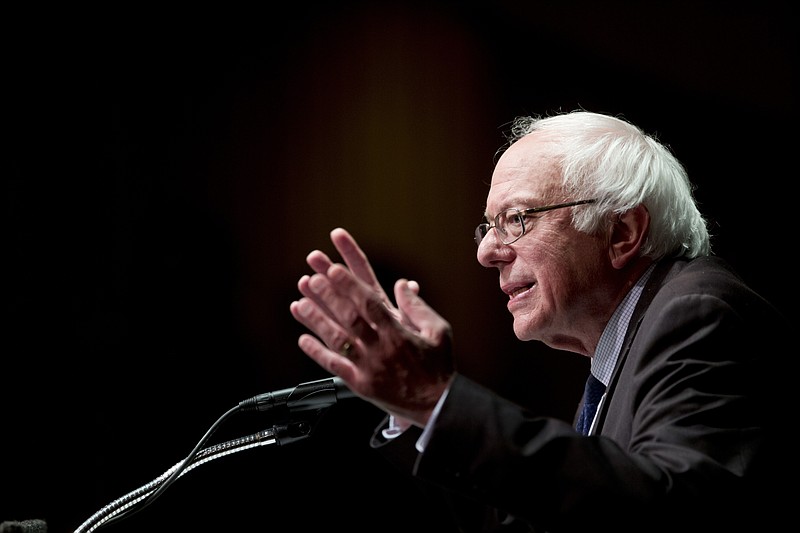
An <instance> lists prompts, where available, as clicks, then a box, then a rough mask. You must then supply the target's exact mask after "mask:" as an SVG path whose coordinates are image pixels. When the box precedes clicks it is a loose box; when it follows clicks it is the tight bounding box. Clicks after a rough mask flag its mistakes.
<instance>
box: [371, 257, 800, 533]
mask: <svg viewBox="0 0 800 533" xmlns="http://www.w3.org/2000/svg"><path fill="white" fill-rule="evenodd" d="M788 331H789V329H788V324H787V321H786V320H785V318H784V317H782V316H780V315H779V313H778V312H777V311H776V310H775V309H774V308H773V307H772V306H770V305H769V304H768V303H767V302H766V301H765V300H763V299H762V298H761V297H760V296H759V295H758V294H756V293H755V292H753V291H752V290H750V289H749V288H748V287H747V286H746V285H745V284H744V283H743V282H742V280H741V279H740V278H739V277H738V276H736V275H735V274H734V273H733V272H732V271H731V270H730V268H728V267H727V265H725V264H724V263H723V262H722V261H721V260H719V259H717V258H713V257H707V258H699V259H695V260H692V261H687V260H669V261H662V262H661V263H660V264H659V265H657V267H656V270H655V271H654V272H653V275H652V277H651V278H650V280H649V281H648V284H647V285H646V287H645V289H644V291H643V293H642V296H641V298H640V300H639V302H638V304H637V307H636V310H635V312H634V315H633V317H632V319H631V323H630V327H629V329H628V332H627V335H626V338H625V342H624V345H623V348H622V351H621V354H620V357H619V360H618V363H617V365H616V368H615V371H614V374H613V377H612V380H611V382H610V384H609V387H608V391H607V397H606V399H605V402H604V403H603V405H602V406H601V408H600V411H599V412H598V423H597V428H596V429H595V433H596V436H589V437H583V436H580V435H578V434H577V433H576V432H575V430H574V429H573V428H572V427H571V426H570V425H569V424H567V423H564V422H563V421H560V420H556V419H553V418H546V417H540V416H537V414H536V413H535V412H532V411H530V410H527V409H524V408H522V407H520V406H518V405H516V404H514V403H511V402H509V401H507V400H505V399H503V398H500V397H498V396H497V395H495V394H493V393H492V392H491V391H489V390H487V389H485V388H484V387H482V386H480V385H479V384H477V383H476V382H474V381H472V380H470V379H468V378H466V377H464V376H463V375H458V376H457V377H456V379H455V381H454V382H453V384H452V387H451V389H450V392H449V394H448V396H447V399H446V401H445V402H444V404H443V407H442V410H441V412H440V414H439V417H438V418H437V420H436V424H435V427H434V431H433V433H432V435H431V439H430V441H429V443H428V445H427V448H426V449H425V452H424V453H422V454H418V453H416V451H415V450H414V448H413V446H414V442H415V441H416V438H417V437H418V436H419V432H417V431H408V432H406V434H404V435H402V436H401V437H399V438H397V439H395V440H393V441H389V442H387V441H385V440H384V439H383V438H382V437H381V435H380V429H382V427H379V428H378V430H377V431H376V433H375V435H374V437H373V441H372V445H373V446H374V447H376V448H379V449H380V450H381V452H382V453H384V454H385V455H386V456H387V457H389V458H390V459H391V460H392V461H394V462H395V463H396V464H398V465H399V466H400V467H403V468H407V469H408V470H409V472H410V473H411V474H413V475H414V476H415V477H416V478H417V479H418V480H419V481H420V483H421V484H422V485H423V486H424V487H425V488H426V490H431V489H432V490H435V493H436V494H437V495H438V494H441V497H442V498H443V500H442V505H443V506H447V507H449V510H450V511H451V512H452V514H453V518H454V519H455V521H456V523H457V524H458V525H459V527H460V530H462V531H495V530H501V531H506V530H508V531H517V530H519V531H552V532H559V531H579V530H583V529H585V527H586V526H587V525H591V524H594V525H595V526H600V527H601V529H602V530H610V531H642V532H653V531H680V532H687V531H707V532H710V531H725V532H730V531H742V530H747V531H752V530H753V529H755V530H759V531H762V530H782V529H783V528H784V527H785V522H783V521H782V520H784V519H783V517H784V516H785V511H786V509H787V508H788V507H787V506H786V504H787V502H788V499H789V496H791V495H793V492H794V491H793V490H791V489H789V488H787V486H786V484H787V483H794V480H795V479H794V477H793V475H794V473H795V471H796V467H795V464H796V462H797V460H796V458H795V457H796V454H794V452H793V450H790V449H789V446H787V444H789V443H790V442H791V437H790V434H791V433H792V432H787V431H785V430H787V429H790V427H791V426H790V425H789V424H787V422H786V420H788V419H789V413H790V408H792V407H793V406H792V405H791V403H790V402H789V400H788V399H787V393H788V392H789V391H790V390H791V388H790V387H791V385H792V379H793V378H792V377H791V376H790V374H789V372H788V370H789V368H790V367H793V366H794V365H796V363H795V361H794V360H795V359H796V358H797V348H796V347H793V345H791V344H789V340H788ZM790 472H791V474H790ZM784 479H785V480H786V481H785V483H784V481H783V480H784ZM437 497H438V496H437ZM503 522H505V525H503ZM773 526H774V527H773Z"/></svg>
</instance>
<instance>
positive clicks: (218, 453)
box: [74, 377, 354, 533]
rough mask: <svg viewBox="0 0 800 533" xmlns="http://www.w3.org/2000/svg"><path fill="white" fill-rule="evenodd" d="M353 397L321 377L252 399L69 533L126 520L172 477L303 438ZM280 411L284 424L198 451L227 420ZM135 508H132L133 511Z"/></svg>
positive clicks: (333, 381)
mask: <svg viewBox="0 0 800 533" xmlns="http://www.w3.org/2000/svg"><path fill="white" fill-rule="evenodd" d="M349 397H354V395H353V393H352V392H350V390H349V389H347V387H345V386H344V384H343V382H342V381H341V380H340V379H339V378H338V377H334V378H326V379H321V380H317V381H310V382H308V383H302V384H300V385H298V386H297V387H294V388H290V389H282V390H279V391H276V392H271V393H266V394H261V395H259V396H254V397H252V398H249V399H247V400H244V401H242V402H240V403H239V405H237V406H236V407H234V408H232V409H230V410H228V411H227V412H226V413H225V414H223V415H222V416H221V417H220V418H219V419H218V420H217V421H216V422H215V423H214V424H213V425H212V426H211V428H210V429H209V430H208V431H207V432H206V434H205V435H204V436H203V438H202V439H200V442H198V443H197V445H196V446H195V447H194V449H193V450H192V452H191V453H190V454H189V455H188V456H187V457H186V458H185V459H184V460H182V461H180V462H178V463H176V464H175V465H174V466H172V468H170V469H168V470H167V471H166V472H164V473H163V474H161V475H160V476H159V477H157V478H156V479H154V480H153V481H151V482H149V483H147V484H145V485H143V486H141V487H139V488H138V489H136V490H133V491H131V492H129V493H128V494H125V495H124V496H122V497H120V498H117V499H116V500H114V501H113V502H111V503H109V504H108V505H106V506H104V507H103V508H102V509H100V510H99V511H97V512H96V513H95V514H93V515H92V516H91V517H89V519H87V520H86V521H85V522H84V523H83V524H81V525H80V526H79V527H78V528H77V529H76V530H75V532H74V533H91V532H92V531H95V530H96V529H98V528H99V527H102V526H105V525H107V524H110V523H114V522H117V521H119V520H122V519H123V518H126V517H128V516H131V515H132V514H133V513H135V512H138V511H140V510H142V509H143V508H144V507H146V506H147V505H149V504H150V503H152V502H153V501H154V500H155V499H156V498H157V497H158V496H160V495H161V494H163V492H164V491H165V490H166V489H167V488H168V487H169V486H170V485H171V484H172V483H173V482H174V481H175V480H177V479H178V478H180V477H181V476H183V475H184V474H185V473H187V472H189V471H191V470H194V469H195V468H197V467H198V466H200V465H201V464H205V463H208V462H209V461H212V460H214V459H218V458H220V457H224V456H226V455H230V454H233V453H237V452H240V451H243V450H249V449H251V448H256V447H260V446H267V445H270V444H278V445H285V444H289V443H292V442H296V441H298V440H302V439H305V438H307V437H309V436H311V434H312V433H313V431H314V428H315V427H316V425H317V422H319V420H320V419H321V418H322V415H323V414H324V413H325V412H326V411H327V409H328V408H329V407H330V406H331V405H333V404H334V403H336V401H337V400H338V399H343V398H349ZM273 409H277V410H280V412H281V413H282V415H283V416H284V417H291V419H290V421H288V422H285V423H282V424H277V425H273V426H272V427H270V428H268V429H265V430H262V431H259V432H257V433H253V434H251V435H248V436H246V437H241V438H238V439H233V440H229V441H226V442H223V443H220V444H215V445H213V446H209V447H206V448H203V446H204V445H205V443H206V442H207V441H208V440H209V438H210V437H211V435H212V434H213V433H214V431H216V429H217V428H218V427H219V426H220V425H221V424H222V422H224V421H225V420H227V419H228V418H229V417H230V416H231V415H233V414H235V413H238V412H243V411H269V410H273ZM137 506H138V507H137Z"/></svg>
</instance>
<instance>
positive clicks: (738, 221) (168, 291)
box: [0, 1, 798, 533]
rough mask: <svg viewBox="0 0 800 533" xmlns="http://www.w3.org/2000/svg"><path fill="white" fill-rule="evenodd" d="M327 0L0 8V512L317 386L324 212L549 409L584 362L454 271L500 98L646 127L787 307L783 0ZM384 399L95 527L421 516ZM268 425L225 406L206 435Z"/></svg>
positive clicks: (78, 495)
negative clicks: (396, 462)
mask: <svg viewBox="0 0 800 533" xmlns="http://www.w3.org/2000/svg"><path fill="white" fill-rule="evenodd" d="M331 4H337V6H336V7H329V6H325V5H324V4H315V3H308V2H304V3H297V4H291V5H281V6H280V8H278V7H277V6H275V7H274V8H273V9H275V11H267V10H266V9H265V8H263V7H259V8H258V9H253V10H249V11H248V10H242V11H235V10H234V9H225V10H220V9H218V8H209V9H208V11H205V12H199V11H197V8H196V7H193V8H192V10H191V11H190V10H187V11H186V12H178V11H177V10H173V11H171V12H169V13H168V12H165V11H163V10H160V11H159V10H153V11H151V12H145V11H136V10H134V8H131V9H130V10H127V11H126V10H124V9H121V8H115V10H114V11H113V12H112V11H110V10H106V11H99V12H98V11H89V10H86V11H85V12H81V11H77V10H76V9H75V8H70V10H69V11H67V10H64V11H53V10H50V11H46V12H36V11H35V10H31V11H29V12H23V11H22V10H20V11H19V12H9V14H8V16H7V17H6V20H5V25H4V26H6V31H4V35H3V37H2V39H3V50H4V61H3V71H4V76H3V77H4V83H3V86H4V88H5V92H6V96H5V98H4V106H3V109H4V112H3V124H4V129H5V130H6V135H5V138H6V142H5V143H4V144H5V147H6V149H7V150H8V155H7V156H6V157H5V158H4V161H5V169H4V172H3V174H4V179H3V189H4V192H3V230H4V231H3V234H4V235H5V238H4V246H3V248H4V253H3V258H4V261H3V263H4V264H5V265H6V266H7V268H8V270H6V275H5V276H4V280H5V283H4V285H3V297H2V300H3V303H4V308H5V314H6V319H5V320H4V321H3V324H4V334H3V344H2V346H3V348H2V355H0V377H2V396H0V424H1V425H0V431H2V438H1V439H0V442H2V454H1V455H0V481H2V488H0V491H1V492H0V521H4V520H26V519H34V518H37V519H43V520H46V521H47V524H48V526H49V530H50V531H51V532H56V533H60V532H64V531H73V530H74V529H75V528H77V527H78V526H80V524H82V523H83V522H84V521H85V520H86V519H88V518H89V517H90V516H91V515H92V514H94V513H95V512H96V511H98V510H99V509H100V508H101V507H103V506H104V505H106V504H108V503H110V502H112V501H113V500H115V499H117V498H119V497H121V496H123V495H124V494H127V493H128V492H129V491H132V490H134V489H136V488H138V487H140V486H142V485H144V484H146V483H148V482H150V481H152V480H153V479H155V478H156V477H158V476H159V475H161V474H162V473H163V472H165V471H166V470H167V469H168V468H170V467H171V466H173V465H174V464H176V463H177V462H178V461H180V460H181V459H182V458H183V457H185V456H186V455H187V454H188V452H189V451H190V450H191V449H192V448H193V447H194V446H195V444H196V443H197V442H198V441H199V440H200V438H201V437H202V436H203V435H204V434H205V432H206V431H207V430H208V429H209V428H210V427H211V426H212V424H214V422H215V421H216V420H217V419H218V418H219V417H220V416H221V415H222V414H223V413H224V412H226V411H227V410H228V409H230V408H232V407H233V406H235V405H237V404H238V402H239V401H241V400H243V399H245V398H248V397H250V396H253V395H256V394H259V393H262V392H267V391H271V390H276V389H282V388H285V387H290V386H294V385H296V384H298V383H301V382H305V381H309V380H314V379H319V378H324V377H327V375H326V374H325V373H324V372H323V371H322V370H321V369H320V368H319V367H317V366H316V365H315V364H314V363H313V362H311V361H310V360H309V359H307V358H306V357H305V356H304V355H303V354H302V353H301V352H300V351H299V349H298V348H297V345H296V339H297V336H298V335H299V334H300V333H301V332H302V330H301V328H300V327H299V326H297V325H296V324H295V323H294V321H293V320H292V319H291V316H290V314H289V310H288V308H289V303H290V302H291V301H292V300H294V299H296V298H297V297H298V293H297V290H296V282H297V279H298V278H299V277H300V276H301V275H302V274H304V273H306V272H308V268H307V266H306V265H305V261H304V260H305V256H306V254H307V253H308V252H309V251H311V250H312V249H314V248H321V249H323V250H325V251H327V252H329V253H333V251H332V247H331V246H330V244H329V240H328V233H329V231H330V230H331V229H333V228H334V227H336V226H343V227H346V228H348V229H349V230H350V231H351V232H352V233H353V234H354V235H355V236H356V238H357V239H358V240H359V241H360V243H361V245H362V247H363V248H364V249H365V250H366V252H367V253H368V254H369V255H370V257H371V258H372V260H373V262H374V265H375V267H376V269H378V271H379V272H380V276H381V278H382V280H384V281H385V284H386V285H387V288H389V287H391V283H392V282H393V280H394V279H395V278H397V277H399V276H406V277H411V278H413V279H417V280H418V281H419V282H420V283H421V285H422V295H423V296H424V297H425V298H426V299H427V300H428V301H429V302H430V303H431V304H432V305H434V307H435V308H436V309H437V310H438V311H439V312H440V313H441V314H442V315H444V316H445V317H446V318H447V319H448V320H449V321H450V322H451V324H452V325H453V328H454V331H455V335H456V350H457V354H458V364H459V368H460V369H461V371H462V372H463V373H465V374H467V375H469V376H470V377H473V378H474V379H476V380H478V381H481V382H483V383H485V384H486V385H488V386H491V387H493V388H495V389H497V390H498V391H499V392H502V393H503V394H505V395H507V396H509V397H511V398H512V399H515V400H517V401H519V402H521V403H524V404H526V405H529V406H530V407H531V408H532V409H535V410H536V411H538V412H541V413H543V414H549V415H552V416H558V417H563V418H565V419H568V418H571V416H572V412H573V410H574V407H575V405H576V403H577V401H578V399H579V396H580V390H581V383H582V380H583V375H584V373H585V372H586V370H587V365H588V361H587V360H586V359H585V358H580V357H579V356H576V355H572V354H567V353H556V352H552V351H550V350H548V349H546V348H544V347H542V346H539V345H536V344H532V343H521V342H519V341H517V340H516V339H515V337H514V336H513V332H512V329H511V320H510V315H509V314H508V313H507V312H506V310H505V305H504V303H503V300H504V298H503V296H502V294H501V293H500V291H499V289H498V287H497V278H496V274H495V273H494V272H490V271H488V270H485V269H483V268H482V267H480V265H478V263H477V261H475V247H474V244H473V242H472V232H473V228H474V225H475V224H476V223H477V222H478V221H479V219H480V216H481V214H482V212H483V202H484V200H485V194H486V191H487V184H488V182H489V180H490V176H491V171H492V168H493V163H494V154H495V151H496V150H497V149H498V148H499V147H500V146H501V145H502V144H503V142H504V138H503V132H504V131H505V126H506V125H507V124H508V122H509V121H510V120H512V119H513V118H514V117H515V116H517V115H521V114H529V113H536V114H548V113H551V112H554V111H557V110H572V109H576V108H579V107H582V108H586V109H589V110H592V111H600V112H607V113H612V114H620V115H622V116H624V117H626V118H628V119H630V120H631V121H633V122H634V123H636V124H638V125H640V126H642V127H643V128H644V129H645V130H647V131H648V132H651V133H654V134H656V135H657V136H658V137H659V138H660V139H661V140H662V141H663V142H664V143H666V144H667V145H669V146H670V147H671V148H672V150H673V151H674V152H675V154H676V155H677V156H678V158H679V159H680V160H681V161H682V162H683V163H684V164H685V166H686V167H687V168H688V171H689V174H690V176H691V177H692V179H693V180H694V181H695V183H696V184H697V190H696V195H697V198H698V200H699V202H700V206H701V208H702V210H703V211H704V213H705V214H706V215H707V217H708V219H709V222H710V228H711V231H712V233H713V236H714V237H713V239H714V240H713V244H714V249H715V251H716V252H717V253H718V254H719V255H722V256H724V257H726V258H727V259H728V260H729V261H730V262H731V263H732V264H733V265H734V267H735V268H737V269H738V270H739V271H740V273H741V274H742V275H743V276H744V277H745V278H746V279H747V280H748V281H750V282H751V284H752V285H753V287H755V288H756V289H757V290H759V291H760V292H762V293H763V294H764V296H766V297H767V298H768V299H770V300H772V301H773V302H774V303H775V304H776V305H777V306H778V307H779V308H781V309H782V310H783V311H784V312H786V313H787V314H789V300H790V296H792V295H794V293H795V290H794V288H793V287H794V280H793V279H792V278H790V275H791V274H792V273H793V272H794V269H791V270H790V267H789V264H790V262H791V259H790V255H791V254H793V253H794V251H793V244H794V243H795V242H796V236H795V234H794V231H793V227H794V225H793V224H791V223H790V219H791V220H792V221H794V217H793V216H791V215H792V214H793V213H794V212H796V210H797V207H796V202H795V200H794V185H795V183H794V182H795V181H796V180H797V169H796V164H795V159H796V150H797V146H798V145H797V133H796V129H797V119H798V114H797V98H796V92H797V84H796V75H797V70H796V63H795V62H796V46H797V43H796V38H795V32H796V27H797V25H796V19H795V17H794V16H790V14H789V4H788V2H785V3H784V2H775V1H766V2H747V3H744V4H741V3H740V5H738V6H733V5H731V4H728V3H722V2H719V3H704V2H671V3H670V2H645V3H641V4H639V3H635V2H610V3H609V2H602V3H600V2H510V1H503V2H486V3H483V2H481V3H473V4H476V5H474V6H472V7H464V6H461V5H460V3H456V2H453V3H452V4H449V3H444V2H385V1H375V2H364V3H359V2H332V3H331ZM456 6H457V7H456ZM790 287H792V288H790ZM791 315H792V317H793V316H794V313H793V312H792V313H791ZM791 350H793V349H789V348H787V357H794V355H793V354H792V353H791ZM776 371H780V370H779V369H776ZM381 418H382V414H381V413H380V412H379V411H378V410H377V409H375V408H373V407H372V406H371V405H369V404H366V403H364V402H361V401H360V400H348V401H345V402H340V403H339V404H337V405H335V406H334V407H333V408H331V409H330V410H328V412H326V413H325V416H324V417H323V419H322V420H321V422H320V424H319V426H318V427H317V429H316V431H315V432H314V434H313V435H312V437H311V438H310V439H307V440H304V441H301V442H297V443H293V444H291V445H288V446H277V445H275V446H267V447H264V448H259V449H255V450H248V451H244V452H241V453H239V454H235V455H233V456H229V457H226V458H222V459H219V460H217V461H213V462H211V463H209V464H207V465H204V466H201V467H200V468H198V469H196V470H194V471H192V472H190V473H189V474H187V475H186V476H184V477H183V478H181V479H180V480H179V481H178V482H176V483H175V484H174V485H172V486H171V487H170V488H169V490H168V491H166V493H165V494H164V495H163V496H162V497H161V498H159V499H158V500H157V501H156V502H155V503H153V504H152V505H151V506H150V507H148V508H147V509H145V510H143V511H142V512H140V513H138V514H137V515H135V516H134V517H131V518H130V519H128V520H125V521H123V522H121V523H119V524H117V525H114V526H110V527H109V528H108V531H118V532H123V531H139V530H146V531H167V530H172V529H178V528H180V529H181V530H185V531H212V530H226V531H231V530H236V531H275V530H288V531H311V530H316V529H318V528H320V527H325V526H328V525H330V526H336V527H344V528H347V529H348V530H350V531H376V530H382V531H386V532H393V531H407V530H409V529H410V528H414V530H420V528H422V530H425V528H424V526H421V525H420V524H424V523H425V522H424V521H426V520H427V521H431V520H432V521H434V523H435V520H436V518H435V517H432V515H431V514H430V513H431V512H432V509H431V508H430V507H429V506H428V505H427V503H426V502H427V500H424V499H423V498H422V497H421V495H420V494H419V493H417V492H416V491H415V488H414V486H412V485H411V484H410V482H409V481H408V480H407V479H406V478H404V477H402V476H401V475H399V474H398V473H397V472H395V471H394V470H392V469H391V467H389V466H388V465H387V464H386V463H384V462H383V460H382V459H381V458H379V457H377V456H376V454H375V453H374V452H373V451H372V450H371V449H370V448H369V446H368V439H369V436H370V434H371V432H372V430H373V427H374V426H375V425H377V423H378V422H379V421H380V419H381ZM272 423H273V422H272V421H271V420H270V418H269V417H267V416H266V415H264V414H238V415H236V416H235V417H234V418H232V419H231V420H230V421H229V422H226V423H225V424H223V426H222V427H221V428H220V429H219V430H218V431H217V433H216V434H215V436H214V438H212V441H213V442H221V441H222V440H224V439H228V438H234V437H239V436H243V435H247V434H250V433H253V432H255V431H258V430H261V429H265V428H267V427H270V425H271V424H272ZM431 529H436V528H434V527H432V528H431ZM439 530H440V531H443V530H444V529H439Z"/></svg>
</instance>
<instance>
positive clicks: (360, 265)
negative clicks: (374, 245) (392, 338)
mask: <svg viewBox="0 0 800 533" xmlns="http://www.w3.org/2000/svg"><path fill="white" fill-rule="evenodd" d="M331 242H333V245H334V246H335V247H336V250H337V251H338V252H339V255H341V256H342V259H344V262H345V264H346V265H347V266H348V268H350V271H351V272H352V273H353V275H354V276H355V277H356V278H358V279H359V280H361V281H362V282H364V283H366V284H367V285H368V286H369V287H371V288H372V290H374V291H375V292H377V293H378V294H380V295H381V298H382V299H383V300H384V302H386V304H387V305H389V306H390V307H391V306H392V305H391V302H390V301H389V297H388V296H387V295H386V292H385V291H384V290H383V287H381V284H380V282H379V281H378V277H377V276H376V275H375V271H374V269H373V268H372V264H371V263H370V262H369V259H367V255H366V254H365V253H364V251H363V250H362V249H361V247H360V246H359V245H358V243H357V242H356V240H355V239H354V238H353V237H352V235H350V233H348V232H347V230H345V229H343V228H336V229H334V230H333V231H331ZM329 266H330V265H329ZM318 272H319V271H318Z"/></svg>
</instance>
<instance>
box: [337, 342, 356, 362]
mask: <svg viewBox="0 0 800 533" xmlns="http://www.w3.org/2000/svg"><path fill="white" fill-rule="evenodd" d="M352 352H353V343H352V342H351V341H349V340H346V341H344V344H342V347H341V348H339V353H340V354H342V355H343V356H344V357H347V358H348V359H349V358H350V354H351V353H352Z"/></svg>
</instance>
